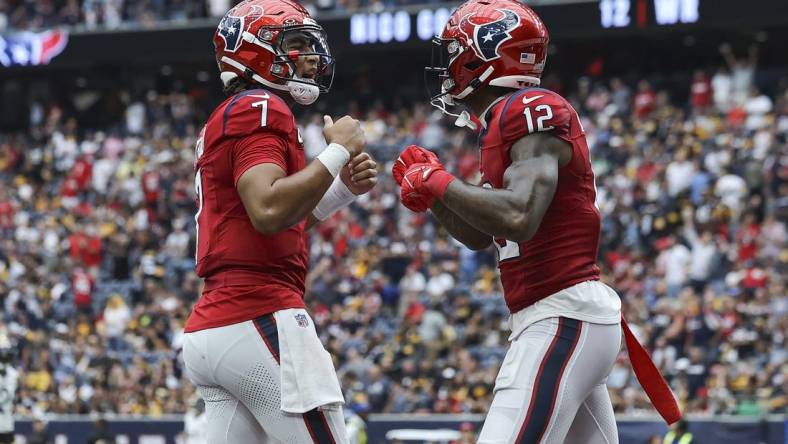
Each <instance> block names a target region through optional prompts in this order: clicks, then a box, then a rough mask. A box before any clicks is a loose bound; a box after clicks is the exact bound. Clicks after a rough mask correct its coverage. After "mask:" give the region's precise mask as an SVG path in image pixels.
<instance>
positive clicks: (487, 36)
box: [460, 9, 520, 62]
mask: <svg viewBox="0 0 788 444" xmlns="http://www.w3.org/2000/svg"><path fill="white" fill-rule="evenodd" d="M497 11H498V12H500V13H501V14H503V17H501V18H500V19H498V20H495V21H493V22H489V23H484V24H481V25H478V24H476V23H473V22H472V21H471V18H472V17H471V15H470V14H469V15H467V16H465V17H463V19H462V20H461V21H460V31H462V33H463V34H465V35H466V36H467V37H468V39H470V40H472V41H473V44H472V45H471V47H472V48H473V51H474V52H475V53H476V55H478V56H479V58H481V59H482V60H484V61H485V62H489V61H490V60H494V59H497V58H498V57H500V54H498V47H499V46H501V43H503V42H505V41H506V40H509V39H510V38H512V35H511V34H510V33H509V31H511V30H512V29H514V28H516V27H517V25H519V24H520V16H518V15H517V14H515V13H514V12H512V11H510V10H508V9H498V10H497Z"/></svg>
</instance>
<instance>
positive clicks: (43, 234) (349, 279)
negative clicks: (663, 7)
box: [0, 1, 788, 415]
mask: <svg viewBox="0 0 788 444" xmlns="http://www.w3.org/2000/svg"><path fill="white" fill-rule="evenodd" d="M44 3H45V2H41V4H42V5H43V4H44ZM59 3H60V2H49V3H47V4H50V5H59ZM79 3H80V2H67V4H66V5H65V6H67V7H71V8H72V9H73V7H74V5H75V4H76V5H77V6H79ZM85 3H86V4H87V3H90V4H94V3H93V2H85ZM110 3H111V2H110ZM110 3H107V4H110ZM176 3H178V4H181V5H183V9H184V10H186V9H188V7H189V5H190V4H192V3H194V2H176ZM36 4H38V2H37V3H36ZM134 4H139V5H142V4H145V5H151V7H153V6H152V5H155V4H156V2H127V3H126V6H129V7H130V6H132V5H134ZM29 5H30V3H27V2H25V3H20V2H13V1H11V2H8V1H7V2H6V3H5V8H6V9H5V10H6V11H12V13H11V14H8V13H7V12H6V14H7V15H8V16H9V17H12V16H14V15H15V14H18V15H20V16H23V15H24V14H23V13H17V12H15V11H18V10H19V8H23V9H24V8H27V7H29ZM83 6H84V5H83ZM8 8H11V9H8ZM66 9H68V8H66ZM77 9H79V8H77ZM61 10H62V9H61V7H60V6H59V7H58V8H55V9H53V11H55V12H53V13H52V16H53V17H57V15H58V14H59V11H61ZM14 20H15V19H13V18H12V19H11V22H12V23H16V22H14ZM732 68H733V69H734V70H733V72H732V73H731V74H728V73H726V71H724V70H720V71H719V72H716V73H709V75H708V76H707V75H706V74H701V73H699V74H697V76H696V78H695V80H694V82H693V83H692V85H690V84H687V85H686V89H685V92H684V93H683V95H681V96H676V95H673V96H672V97H671V96H669V94H668V93H667V92H666V91H663V90H661V89H660V88H659V85H658V84H655V85H654V86H652V85H651V84H650V83H649V82H648V81H647V80H646V79H643V80H642V81H640V82H630V83H626V82H623V81H621V80H619V79H603V78H593V79H588V78H583V79H581V80H580V81H579V82H578V83H577V84H576V85H573V87H572V88H569V94H568V97H570V99H571V100H572V102H573V103H574V104H575V106H576V108H577V110H578V111H579V113H580V115H581V117H582V121H583V124H584V127H585V130H586V132H587V133H588V136H589V142H590V144H591V150H592V156H593V163H594V168H595V171H596V172H597V176H598V177H597V187H598V205H599V208H600V210H601V211H602V213H603V215H604V221H603V227H602V245H601V250H600V259H601V263H602V265H603V272H604V277H603V279H604V280H605V281H606V282H607V283H609V284H610V285H612V286H614V287H615V288H616V289H617V290H618V291H619V293H620V295H621V296H622V298H623V300H624V304H625V312H626V315H627V317H628V319H630V323H631V324H632V325H633V327H636V330H637V334H638V336H639V337H640V338H641V340H642V341H643V342H644V343H646V344H648V345H649V347H650V348H651V349H652V350H653V353H654V357H655V359H656V361H657V363H658V365H659V366H660V368H661V369H662V370H663V372H664V374H665V375H666V376H667V377H668V380H669V382H670V384H671V386H672V387H673V388H674V390H675V391H676V393H677V394H678V395H679V397H680V398H681V401H682V404H683V405H684V406H685V407H686V409H687V410H688V411H690V412H695V413H702V414H716V413H735V414H742V415H755V414H760V413H767V412H778V413H784V412H786V405H788V398H787V397H786V396H787V394H786V389H788V381H787V380H786V379H785V375H786V374H787V373H788V361H787V360H786V349H785V340H786V335H788V317H786V310H787V309H788V306H786V298H785V294H786V293H785V282H784V275H785V264H786V260H788V251H787V250H786V243H785V242H786V227H785V223H784V221H785V217H786V214H788V213H787V211H788V200H786V196H788V182H786V179H788V158H787V157H786V149H785V147H786V143H787V142H788V83H786V82H785V81H783V82H782V83H780V84H779V85H776V86H775V87H774V88H773V89H772V90H771V91H769V94H768V95H764V94H762V93H760V92H759V91H758V90H757V89H756V88H754V87H753V72H754V66H752V65H748V64H747V63H745V62H744V61H741V63H738V62H737V64H736V65H734V66H732ZM204 103H205V101H204V100H200V99H199V98H198V97H195V96H193V95H189V94H187V93H182V92H175V91H172V92H169V93H167V94H157V93H155V92H153V91H151V92H150V93H149V94H148V95H147V96H145V97H144V98H142V99H140V100H129V101H128V102H126V103H125V104H124V105H123V106H125V111H124V113H123V115H124V116H125V118H124V119H123V120H121V121H118V122H115V124H114V125H110V126H107V127H104V128H100V129H98V128H87V127H83V126H82V125H81V123H80V121H79V120H77V119H76V118H75V117H74V115H72V113H70V112H69V111H67V110H65V109H64V108H63V107H61V106H59V105H58V103H56V102H46V101H42V102H40V103H38V104H37V105H36V106H33V107H32V108H31V112H30V116H29V124H30V130H29V131H27V132H25V133H3V134H2V135H0V242H1V243H0V246H1V247H2V248H0V295H1V296H2V302H3V304H4V316H3V320H2V322H0V330H2V331H3V332H4V333H6V334H8V335H9V336H10V337H11V338H12V340H13V341H14V343H15V344H16V348H17V350H18V351H19V354H18V356H17V359H18V362H19V365H20V368H21V369H22V375H23V376H22V378H23V379H22V381H21V384H20V387H21V388H20V391H19V393H18V397H19V402H18V412H19V413H21V414H39V413H42V412H51V413H88V412H115V413H129V414H148V415H160V414H164V413H181V412H184V411H186V409H187V408H188V407H189V405H190V403H191V402H193V400H194V389H193V388H192V387H191V386H190V385H189V383H188V381H187V379H186V378H185V376H184V375H183V369H182V367H181V361H180V358H179V356H178V353H177V350H178V349H179V344H180V340H181V335H182V328H183V322H184V320H185V318H186V316H187V315H188V313H189V308H190V306H191V304H192V303H193V302H194V301H195V299H196V297H197V295H198V293H199V290H200V282H199V279H198V278H197V277H196V276H195V274H194V272H193V265H194V263H193V241H194V220H193V213H194V195H193V171H192V162H193V160H194V158H193V155H194V154H193V148H192V146H193V144H194V141H195V137H196V133H197V132H198V130H199V128H200V125H202V121H203V119H204V117H205V116H206V113H209V112H210V111H211V109H209V108H207V107H206V106H205V105H204ZM114 106H118V105H117V104H114ZM359 116H362V115H361V114H359ZM316 117H317V116H313V115H309V114H307V115H304V116H302V117H301V119H300V124H301V127H302V132H303V134H304V138H305V140H306V144H307V151H308V153H311V154H314V153H315V152H319V145H320V144H321V143H323V142H322V139H321V135H320V134H321V133H320V128H321V127H320V123H319V122H320V119H319V118H316ZM363 117H364V118H365V120H364V126H365V129H366V131H367V139H368V141H369V149H370V151H371V152H372V153H373V154H374V155H375V157H376V158H377V159H378V160H380V161H381V163H384V162H390V161H391V159H393V158H394V154H395V153H396V152H398V150H399V149H400V148H401V147H403V146H405V145H407V144H409V143H412V142H417V143H421V144H423V145H424V146H427V147H430V148H432V149H435V150H436V151H438V152H439V153H440V155H441V157H442V158H443V159H445V160H446V161H447V166H448V168H449V169H450V170H452V171H455V172H457V173H459V174H460V175H461V176H462V177H463V178H464V179H466V180H468V181H474V180H476V178H477V168H476V167H477V163H476V162H477V158H476V152H475V146H474V142H475V141H474V138H473V137H472V135H470V134H469V133H466V132H464V131H463V130H459V129H456V128H454V127H453V126H451V124H450V122H447V121H446V120H443V119H441V118H440V116H439V115H438V114H437V113H436V112H435V111H433V110H432V109H430V108H429V107H428V106H426V105H423V104H416V105H407V106H400V107H385V106H382V105H381V106H374V107H371V108H370V109H367V110H365V111H364V114H363ZM388 167H389V165H386V166H385V168H384V169H383V173H384V179H383V180H382V181H381V183H380V185H379V186H378V187H377V188H376V189H375V190H374V191H373V192H372V193H371V195H369V196H365V197H363V198H361V199H360V200H359V201H358V203H357V204H356V205H355V206H353V207H351V208H349V209H346V210H343V211H342V212H341V213H339V214H338V215H336V216H335V217H333V218H332V219H330V220H329V221H327V222H326V223H323V224H321V225H320V226H318V227H317V228H316V229H315V230H314V233H313V237H312V246H311V263H312V271H311V273H310V275H309V278H308V283H309V293H308V294H307V296H306V299H307V301H308V303H309V305H310V309H311V312H312V313H313V317H314V319H315V321H316V323H317V326H318V332H319V333H320V334H321V337H322V338H323V340H324V343H325V344H326V346H327V348H328V349H329V350H330V351H331V352H332V353H333V355H334V357H335V359H336V363H335V364H336V367H337V369H338V370H339V374H340V377H341V379H342V383H343V388H344V390H345V393H346V396H347V400H348V404H349V406H350V407H351V408H352V409H354V410H356V411H358V412H392V413H399V412H438V413H441V412H444V413H460V412H472V413H482V412H485V411H486V409H487V407H488V405H489V402H490V400H491V393H492V387H493V384H494V380H495V375H496V372H497V369H498V366H499V365H500V362H501V359H502V357H503V355H504V353H505V350H506V338H507V323H506V315H507V311H506V308H505V306H504V305H503V300H502V297H501V294H500V287H499V283H498V280H497V277H496V272H495V265H494V262H495V254H494V252H493V251H490V250H488V251H482V252H478V253H474V252H471V251H469V250H466V249H463V248H461V247H460V246H459V245H458V244H456V243H455V242H453V241H451V240H450V239H449V238H448V237H447V235H446V234H445V233H444V232H442V231H441V230H440V229H438V228H437V226H436V225H435V223H434V221H433V220H432V219H431V217H429V216H423V215H416V214H413V213H410V212H409V211H408V210H406V209H404V208H403V207H401V206H400V205H399V203H398V198H397V195H396V190H395V184H394V182H393V180H392V179H391V177H390V176H389V173H388V171H389V168H388ZM328 270H331V272H330V273H328V272H326V271H328ZM609 386H610V387H611V395H612V397H613V401H614V405H615V408H616V410H617V412H620V413H638V412H643V411H650V409H651V407H650V405H649V404H648V401H647V399H646V398H645V396H644V394H643V392H642V391H641V390H640V389H639V387H638V384H637V381H636V380H635V379H634V378H633V375H632V373H631V371H630V368H629V364H628V362H627V360H626V355H625V354H624V353H622V355H621V358H620V359H619V361H618V363H617V364H616V366H615V368H614V369H613V371H612V373H611V376H610V379H609ZM139 387H143V388H144V389H143V391H141V392H140V390H139Z"/></svg>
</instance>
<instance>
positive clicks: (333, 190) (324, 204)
mask: <svg viewBox="0 0 788 444" xmlns="http://www.w3.org/2000/svg"><path fill="white" fill-rule="evenodd" d="M356 197H358V196H356V195H355V194H353V192H352V191H350V190H349V189H348V188H347V186H346V185H345V182H342V179H341V178H339V177H337V178H336V179H334V182H332V183H331V186H330V187H328V190H326V194H324V195H323V198H322V199H320V202H318V203H317V206H316V207H315V209H314V210H312V215H313V216H315V217H316V218H317V219H318V220H326V219H328V216H331V215H332V214H333V213H334V212H335V211H337V210H339V209H340V208H344V207H346V206H348V205H350V203H351V202H353V201H354V200H356Z"/></svg>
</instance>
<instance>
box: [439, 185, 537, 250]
mask: <svg viewBox="0 0 788 444" xmlns="http://www.w3.org/2000/svg"><path fill="white" fill-rule="evenodd" d="M528 194H530V191H528ZM525 195H526V196H527V194H525ZM521 196H522V195H521V194H520V193H517V194H515V192H513V191H512V190H507V189H490V188H483V187H479V186H473V185H469V184H467V183H463V182H462V181H459V180H455V181H453V182H452V183H451V184H449V187H448V188H447V189H446V194H445V195H444V196H443V203H444V205H445V206H446V207H447V208H448V209H450V210H451V211H452V212H453V213H455V214H456V215H458V216H459V217H460V218H462V220H464V221H465V222H467V223H468V224H469V225H470V226H471V227H473V228H475V229H476V230H478V231H480V232H482V233H486V234H487V235H488V236H492V237H496V238H503V239H507V240H512V241H525V240H528V239H529V238H530V237H531V236H532V235H533V232H534V231H535V229H534V228H533V227H531V225H532V224H530V223H529V222H530V221H529V217H528V216H529V215H528V211H527V203H525V202H523V199H522V198H521Z"/></svg>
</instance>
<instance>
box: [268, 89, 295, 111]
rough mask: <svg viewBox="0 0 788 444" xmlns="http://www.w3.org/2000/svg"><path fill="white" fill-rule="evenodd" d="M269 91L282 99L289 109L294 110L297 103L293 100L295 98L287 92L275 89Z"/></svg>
mask: <svg viewBox="0 0 788 444" xmlns="http://www.w3.org/2000/svg"><path fill="white" fill-rule="evenodd" d="M269 91H271V92H272V93H274V94H276V95H277V96H279V98H280V99H282V100H284V101H285V103H286V104H287V107H288V108H292V107H293V105H295V103H296V102H295V99H293V96H291V95H290V93H289V92H287V91H281V90H278V89H273V88H271V89H270V90H269Z"/></svg>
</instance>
